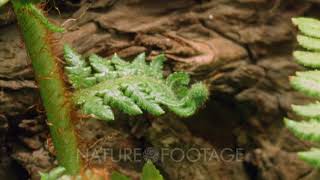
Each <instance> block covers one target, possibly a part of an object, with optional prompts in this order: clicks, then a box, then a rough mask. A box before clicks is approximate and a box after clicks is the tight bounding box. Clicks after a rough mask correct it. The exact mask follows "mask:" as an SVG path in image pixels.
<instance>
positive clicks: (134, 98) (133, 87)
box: [64, 45, 208, 121]
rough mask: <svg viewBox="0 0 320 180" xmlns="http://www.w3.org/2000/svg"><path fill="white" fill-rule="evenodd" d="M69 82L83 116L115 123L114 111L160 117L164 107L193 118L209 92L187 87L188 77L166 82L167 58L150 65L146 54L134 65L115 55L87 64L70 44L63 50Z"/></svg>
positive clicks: (92, 58)
mask: <svg viewBox="0 0 320 180" xmlns="http://www.w3.org/2000/svg"><path fill="white" fill-rule="evenodd" d="M64 52H65V59H66V62H67V66H66V67H65V70H66V72H67V75H68V77H69V81H70V83H71V84H72V86H73V87H74V88H75V89H76V91H75V94H74V101H75V104H76V105H78V106H80V107H81V109H82V112H83V113H84V114H88V115H92V116H93V117H95V118H97V119H101V120H107V121H108V120H113V119H114V114H113V111H112V110H111V109H112V108H113V109H118V110H120V111H123V112H124V113H126V114H128V115H139V114H142V112H143V111H146V112H149V113H150V114H152V115H155V116H160V115H162V114H164V113H165V111H164V110H163V107H162V106H165V107H167V108H168V109H169V110H171V111H172V112H174V113H175V114H177V115H179V116H181V117H187V116H191V115H192V114H194V113H195V111H196V110H197V109H198V108H199V107H200V106H201V105H202V104H203V103H204V102H205V101H206V100H207V98H208V90H207V87H206V86H205V85H204V84H202V83H196V84H194V85H192V86H191V88H189V87H188V84H189V82H190V78H189V75H188V74H186V73H183V72H176V73H173V74H171V75H169V76H168V77H167V78H166V79H164V77H163V74H162V67H163V62H164V60H165V57H164V55H159V56H157V57H155V58H154V59H153V60H152V61H151V63H150V64H147V63H146V62H145V54H144V53H142V54H140V55H138V56H137V57H136V58H135V59H134V60H133V61H132V62H131V63H129V62H126V61H124V60H122V59H121V58H119V57H118V56H117V55H114V56H113V57H112V58H111V59H104V58H101V57H99V56H97V55H91V56H90V57H89V60H88V61H86V60H85V59H84V58H82V57H81V56H80V55H79V54H77V53H76V52H74V51H73V50H72V49H71V48H70V47H69V46H68V45H66V46H65V47H64Z"/></svg>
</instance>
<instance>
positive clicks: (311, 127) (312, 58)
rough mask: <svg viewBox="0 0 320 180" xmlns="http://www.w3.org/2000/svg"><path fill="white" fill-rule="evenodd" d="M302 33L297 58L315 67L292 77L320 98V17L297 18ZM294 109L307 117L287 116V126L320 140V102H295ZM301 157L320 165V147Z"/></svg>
mask: <svg viewBox="0 0 320 180" xmlns="http://www.w3.org/2000/svg"><path fill="white" fill-rule="evenodd" d="M293 23H294V24H295V25H297V26H298V28H299V30H300V31H301V34H300V35H298V37H297V39H298V42H299V44H300V45H301V46H302V47H303V48H304V49H305V50H299V51H295V52H294V54H293V55H294V57H295V59H296V60H297V62H298V63H299V64H301V65H303V66H305V67H307V68H311V69H312V70H309V71H305V72H297V73H296V76H293V77H291V79H290V82H291V84H292V86H293V87H294V88H295V89H296V90H298V91H300V92H302V93H304V94H306V95H308V96H311V97H315V98H320V71H319V70H317V69H320V21H318V20H316V19H312V18H294V19H293ZM292 109H293V111H294V112H296V113H297V114H298V115H301V116H303V117H305V118H306V119H307V120H306V121H303V122H296V121H292V120H289V119H285V123H286V126H287V127H288V128H289V129H290V130H291V131H292V132H293V133H294V134H295V135H296V136H298V137H299V138H301V139H303V140H309V141H313V142H317V143H319V142H320V102H316V103H313V104H309V105H293V106H292ZM298 155H299V157H300V158H301V159H303V160H305V161H306V162H307V163H309V164H310V165H312V166H314V167H317V168H320V149H318V148H312V149H311V150H309V151H306V152H299V153H298Z"/></svg>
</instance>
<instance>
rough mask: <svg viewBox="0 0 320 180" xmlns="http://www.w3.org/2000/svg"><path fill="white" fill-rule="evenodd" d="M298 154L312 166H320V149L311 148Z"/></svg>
mask: <svg viewBox="0 0 320 180" xmlns="http://www.w3.org/2000/svg"><path fill="white" fill-rule="evenodd" d="M298 156H299V157H300V158H301V159H302V160H304V161H305V162H307V163H308V164H310V165H311V166H313V167H316V168H320V149H317V148H311V150H309V151H304V152H299V153H298Z"/></svg>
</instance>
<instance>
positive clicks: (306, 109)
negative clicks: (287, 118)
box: [292, 102, 320, 120]
mask: <svg viewBox="0 0 320 180" xmlns="http://www.w3.org/2000/svg"><path fill="white" fill-rule="evenodd" d="M292 109H293V111H294V112H295V113H297V114H298V115H300V116H303V117H306V118H308V119H319V120H320V102H316V103H313V104H308V105H292Z"/></svg>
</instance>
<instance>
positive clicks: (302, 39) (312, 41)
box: [297, 35, 320, 51]
mask: <svg viewBox="0 0 320 180" xmlns="http://www.w3.org/2000/svg"><path fill="white" fill-rule="evenodd" d="M297 40H298V42H299V44H300V46H302V47H303V48H306V49H308V50H311V51H320V39H317V38H313V37H310V36H305V35H298V36H297Z"/></svg>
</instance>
